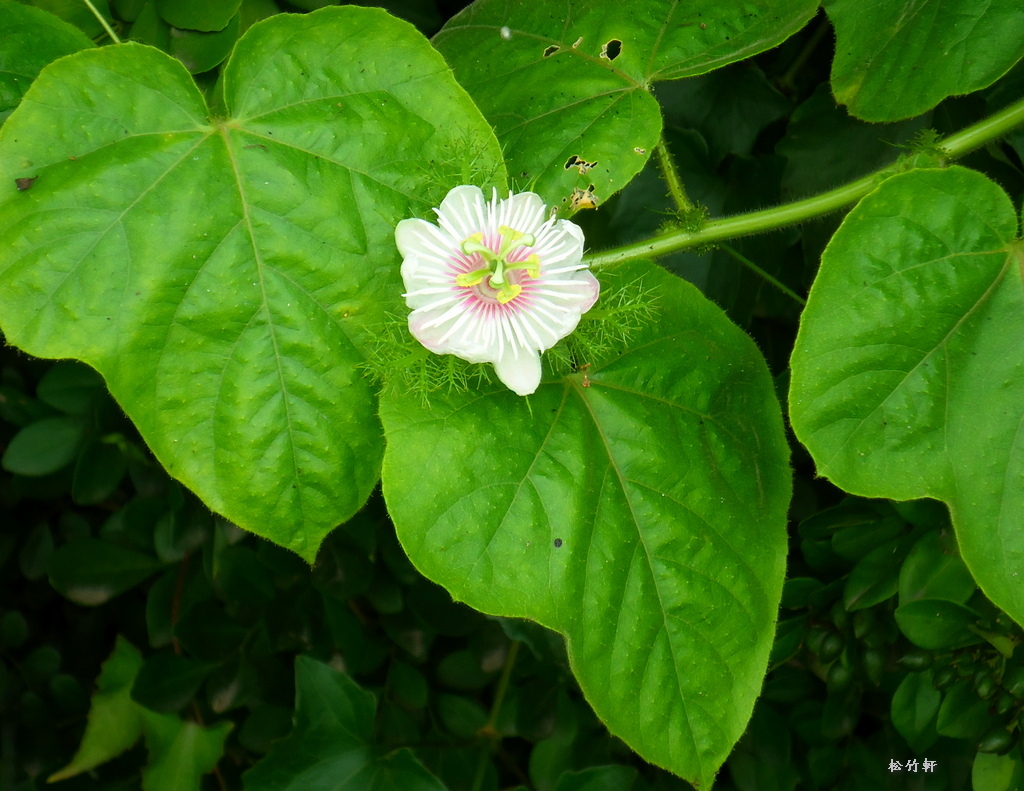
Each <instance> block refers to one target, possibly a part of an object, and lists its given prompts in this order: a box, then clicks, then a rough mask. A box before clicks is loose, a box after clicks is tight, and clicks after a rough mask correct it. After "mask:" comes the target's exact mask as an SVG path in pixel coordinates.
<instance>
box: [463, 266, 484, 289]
mask: <svg viewBox="0 0 1024 791" xmlns="http://www.w3.org/2000/svg"><path fill="white" fill-rule="evenodd" d="M489 274H491V270H490V269H476V270H474V271H472V272H463V273H462V274H460V275H456V276H455V285H457V286H463V287H464V288H468V287H469V286H475V285H477V284H478V283H482V282H483V279H484V278H485V277H487V276H488V275H489Z"/></svg>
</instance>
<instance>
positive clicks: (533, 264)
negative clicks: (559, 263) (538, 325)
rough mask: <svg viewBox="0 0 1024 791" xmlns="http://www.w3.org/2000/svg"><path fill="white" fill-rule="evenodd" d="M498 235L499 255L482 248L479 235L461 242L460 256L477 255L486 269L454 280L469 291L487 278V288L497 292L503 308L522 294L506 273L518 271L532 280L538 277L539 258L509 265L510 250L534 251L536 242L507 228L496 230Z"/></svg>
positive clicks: (500, 227)
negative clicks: (521, 271)
mask: <svg viewBox="0 0 1024 791" xmlns="http://www.w3.org/2000/svg"><path fill="white" fill-rule="evenodd" d="M498 233H500V234H501V246H500V247H499V248H498V252H494V250H492V249H491V248H490V247H488V246H487V245H485V244H484V235H483V232H482V231H481V232H480V233H475V234H473V235H472V236H470V237H468V238H467V239H466V240H465V241H463V243H462V245H461V248H462V252H463V253H465V254H466V255H473V253H479V254H480V257H481V258H483V259H484V262H485V264H486V266H484V267H483V268H482V269H475V270H473V271H472V272H463V273H462V274H461V275H459V276H458V277H456V278H455V283H456V284H457V285H460V286H463V287H467V288H468V287H470V286H475V285H478V284H479V283H482V282H483V281H484V279H485V278H487V279H488V280H487V282H488V285H489V286H490V287H491V288H493V289H495V290H497V292H498V294H497V299H498V302H500V303H501V304H502V305H504V304H506V303H508V302H511V301H512V300H513V299H515V298H516V297H517V296H519V294H520V293H521V292H522V290H523V288H522V286H519V285H517V284H515V283H510V282H509V281H508V278H507V277H506V276H505V273H506V272H512V271H515V270H517V269H521V270H524V271H525V272H526V274H527V275H528V276H530V277H532V278H537V277H540V258H539V257H538V256H537V254H536V253H533V254H531V255H530V256H529V257H528V258H527V259H526V260H525V261H516V262H514V263H512V262H510V261H509V260H508V256H509V254H510V253H511V252H512V251H513V250H516V249H518V248H520V247H533V246H534V245H535V244H536V243H537V238H536V237H535V236H534V235H533V234H530V233H522V232H521V231H516V230H513V229H512V228H509V227H508V226H507V225H502V226H499V227H498Z"/></svg>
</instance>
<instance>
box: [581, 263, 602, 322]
mask: <svg viewBox="0 0 1024 791" xmlns="http://www.w3.org/2000/svg"><path fill="white" fill-rule="evenodd" d="M578 282H579V283H580V287H579V289H578V290H577V293H579V294H583V295H584V296H585V301H584V302H583V304H582V305H580V313H586V312H587V311H588V310H590V309H591V308H592V307H594V303H595V302H597V298H598V297H599V296H600V295H601V284H600V283H599V282H598V281H597V278H596V277H594V276H593V275H592V274H591V273H590V270H589V269H587V270H585V271H583V272H580V273H579V275H578Z"/></svg>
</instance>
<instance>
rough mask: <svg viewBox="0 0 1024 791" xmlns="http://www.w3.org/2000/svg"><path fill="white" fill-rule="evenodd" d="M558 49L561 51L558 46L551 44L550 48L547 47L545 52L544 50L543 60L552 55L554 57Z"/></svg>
mask: <svg viewBox="0 0 1024 791" xmlns="http://www.w3.org/2000/svg"><path fill="white" fill-rule="evenodd" d="M560 49H561V47H560V46H558V45H557V44H552V45H551V46H550V47H548V48H547V49H546V50H544V57H545V58H550V57H551V56H552V55H554V54H555V53H556V52H558V50H560Z"/></svg>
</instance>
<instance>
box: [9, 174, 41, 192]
mask: <svg viewBox="0 0 1024 791" xmlns="http://www.w3.org/2000/svg"><path fill="white" fill-rule="evenodd" d="M37 178H39V176H32V177H31V178H25V179H15V180H14V184H15V186H16V187H17V188H18V189H19V190H20V191H21V192H24V191H25V190H27V189H31V188H32V185H33V184H35V183H36V179H37Z"/></svg>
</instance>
